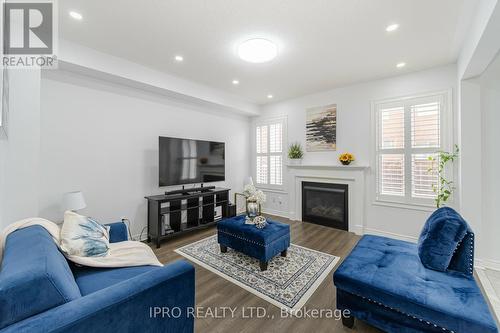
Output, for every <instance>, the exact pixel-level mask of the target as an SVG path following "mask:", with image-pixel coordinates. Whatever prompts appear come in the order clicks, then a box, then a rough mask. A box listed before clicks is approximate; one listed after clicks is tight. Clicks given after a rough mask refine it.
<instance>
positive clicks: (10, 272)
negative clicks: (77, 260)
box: [0, 226, 81, 329]
mask: <svg viewBox="0 0 500 333" xmlns="http://www.w3.org/2000/svg"><path fill="white" fill-rule="evenodd" d="M79 297H81V294H80V290H79V289H78V286H77V285H76V282H75V279H74V278H73V274H72V272H71V269H70V268H69V265H68V262H67V261H66V258H64V256H63V255H62V253H61V252H60V251H59V249H58V248H57V246H56V244H55V243H54V240H53V239H52V237H51V236H50V234H49V233H48V232H47V231H46V230H45V229H44V228H42V227H40V226H31V227H28V228H24V229H19V230H17V231H15V232H13V233H11V234H10V235H9V236H8V237H7V240H6V243H5V251H4V254H3V261H2V267H1V271H0V329H1V328H3V327H5V326H8V325H10V324H12V323H15V322H17V321H20V320H22V319H24V318H27V317H30V316H33V315H35V314H37V313H40V312H43V311H45V310H48V309H50V308H53V307H56V306H58V305H61V304H63V303H66V302H69V301H72V300H74V299H77V298H79Z"/></svg>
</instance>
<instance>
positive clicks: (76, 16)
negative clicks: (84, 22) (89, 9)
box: [69, 11, 83, 21]
mask: <svg viewBox="0 0 500 333" xmlns="http://www.w3.org/2000/svg"><path fill="white" fill-rule="evenodd" d="M69 16H71V17H72V18H74V19H75V20H78V21H80V20H81V19H82V18H83V16H82V14H80V13H78V12H75V11H71V12H69Z"/></svg>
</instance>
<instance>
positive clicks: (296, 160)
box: [288, 142, 304, 165]
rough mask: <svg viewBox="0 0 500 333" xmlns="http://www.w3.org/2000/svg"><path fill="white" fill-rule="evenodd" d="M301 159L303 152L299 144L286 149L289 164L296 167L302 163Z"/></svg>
mask: <svg viewBox="0 0 500 333" xmlns="http://www.w3.org/2000/svg"><path fill="white" fill-rule="evenodd" d="M302 157H304V151H303V150H302V146H301V144H300V143H298V142H296V143H292V144H291V145H290V147H289V148H288V159H289V161H290V164H292V165H298V164H300V163H301V162H302Z"/></svg>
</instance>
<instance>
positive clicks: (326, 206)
mask: <svg viewBox="0 0 500 333" xmlns="http://www.w3.org/2000/svg"><path fill="white" fill-rule="evenodd" d="M348 190H349V188H348V185H346V184H330V183H313V182H302V221H304V222H310V223H315V224H320V225H324V226H327V227H332V228H337V229H341V230H348V229H349V220H348Z"/></svg>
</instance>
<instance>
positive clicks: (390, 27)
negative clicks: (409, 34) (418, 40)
mask: <svg viewBox="0 0 500 333" xmlns="http://www.w3.org/2000/svg"><path fill="white" fill-rule="evenodd" d="M398 29H399V24H397V23H394V24H390V25H388V26H387V28H385V31H387V32H393V31H396V30H398Z"/></svg>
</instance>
